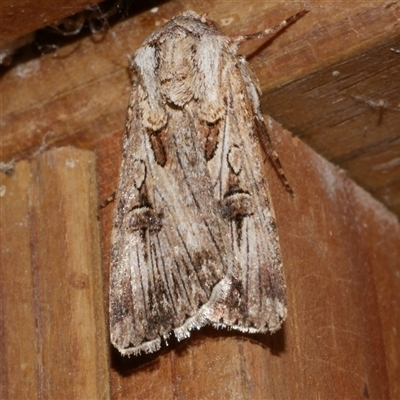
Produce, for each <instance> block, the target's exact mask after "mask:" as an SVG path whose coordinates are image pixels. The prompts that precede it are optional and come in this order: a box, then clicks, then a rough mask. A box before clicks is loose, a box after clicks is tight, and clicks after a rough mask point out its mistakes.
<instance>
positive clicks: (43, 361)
mask: <svg viewBox="0 0 400 400" xmlns="http://www.w3.org/2000/svg"><path fill="white" fill-rule="evenodd" d="M27 179H28V181H27ZM7 180H8V181H9V185H10V189H9V190H7V188H6V193H5V195H4V196H3V197H4V199H5V200H6V203H4V204H3V203H2V215H4V216H7V217H6V219H5V223H3V224H2V227H1V228H2V239H3V238H5V239H6V241H5V244H6V247H3V241H2V270H3V274H4V275H3V276H2V278H4V281H2V282H4V287H3V292H2V304H4V305H5V311H7V313H6V314H4V315H3V316H2V321H3V324H2V326H3V329H6V333H7V335H6V336H5V340H2V345H3V346H5V347H6V350H7V351H5V352H4V353H2V354H3V362H4V363H5V364H4V365H5V372H6V373H5V375H4V378H3V379H4V380H5V381H6V389H5V391H6V393H5V394H6V396H5V397H2V398H5V399H7V398H8V399H16V398H44V399H56V398H57V399H61V398H85V399H107V398H109V378H108V347H107V343H108V341H107V339H106V336H107V334H106V328H105V314H104V308H103V284H102V276H101V259H100V246H99V229H98V228H99V227H98V220H97V187H96V173H95V159H94V155H93V153H91V152H88V151H82V150H76V149H73V148H63V149H54V150H51V151H49V152H46V153H43V154H41V155H40V156H39V157H38V158H37V159H36V160H34V161H33V162H32V164H31V165H30V166H28V164H27V163H26V162H21V163H18V165H17V173H15V174H13V175H12V176H11V177H9V178H7ZM26 181H27V182H26ZM15 187H21V188H22V189H20V190H19V191H18V192H14V191H13V190H14V188H15ZM16 195H17V196H21V199H19V198H18V197H17V198H16V197H15V196H16ZM3 207H4V208H3ZM18 221H22V222H23V223H22V224H21V223H20V224H18ZM20 232H22V235H21V237H20V236H18V234H19V233H20ZM11 238H12V239H11ZM16 238H17V240H16ZM11 240H12V241H13V245H10V242H11ZM3 255H4V256H3ZM18 270H20V272H18ZM12 271H14V274H18V275H17V276H18V277H17V278H16V277H15V275H13V274H12ZM20 275H21V279H20V277H19V276H20ZM17 282H18V283H20V285H17V284H16V283H17ZM14 307H17V308H16V309H15V308H14ZM18 310H19V312H18ZM4 327H5V328H4ZM17 328H18V329H17ZM22 351H24V354H21V352H22ZM25 353H26V354H25ZM21 358H24V361H21ZM21 365H23V366H24V367H23V368H24V370H25V371H24V376H26V374H29V377H28V379H21V377H22V376H21V374H20V372H17V371H19V369H20V368H21Z"/></svg>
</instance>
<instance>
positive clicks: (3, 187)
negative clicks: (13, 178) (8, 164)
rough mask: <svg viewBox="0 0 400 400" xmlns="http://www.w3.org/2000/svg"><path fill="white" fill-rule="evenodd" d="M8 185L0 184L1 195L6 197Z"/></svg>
mask: <svg viewBox="0 0 400 400" xmlns="http://www.w3.org/2000/svg"><path fill="white" fill-rule="evenodd" d="M6 189H7V188H6V185H0V197H4V196H5V194H6Z"/></svg>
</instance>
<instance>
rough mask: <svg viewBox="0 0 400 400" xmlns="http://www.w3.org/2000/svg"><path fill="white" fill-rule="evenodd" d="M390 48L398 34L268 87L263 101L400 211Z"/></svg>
mask: <svg viewBox="0 0 400 400" xmlns="http://www.w3.org/2000/svg"><path fill="white" fill-rule="evenodd" d="M394 48H400V36H399V38H397V39H396V40H393V41H391V42H389V43H386V44H384V45H382V46H377V47H375V48H373V49H371V50H368V51H366V52H364V53H360V54H357V55H355V56H353V57H351V58H349V59H347V60H346V61H342V62H338V63H335V64H333V65H331V66H329V67H327V68H324V69H322V70H320V71H318V72H317V73H314V74H311V75H309V76H307V77H306V78H304V79H299V80H297V81H295V82H291V83H289V84H288V85H286V86H284V87H282V88H276V89H274V90H272V91H270V92H268V93H267V94H266V95H265V96H264V97H263V101H262V106H263V109H265V110H268V111H269V113H270V114H271V115H272V116H273V117H274V118H276V119H278V120H279V121H280V122H281V123H282V124H283V125H284V126H285V127H286V128H288V129H290V130H291V131H292V133H294V134H295V135H296V136H298V137H300V138H301V139H302V140H304V141H305V142H306V143H307V144H309V145H310V146H311V147H312V148H313V149H315V150H316V151H317V152H318V153H320V154H321V155H323V156H324V157H325V158H327V159H328V160H330V161H332V162H333V163H335V164H338V165H340V166H341V167H342V168H344V169H345V170H347V171H349V176H350V177H351V178H352V179H353V180H355V181H356V182H357V183H358V184H360V185H361V186H362V187H364V188H365V189H366V190H368V191H369V192H370V193H372V194H373V195H374V196H375V197H376V198H378V199H380V200H381V201H383V202H384V203H385V204H386V205H387V206H388V207H389V208H390V209H391V210H392V211H394V212H395V213H396V214H397V215H400V195H399V194H400V186H399V182H400V168H399V167H400V134H399V129H398V127H399V126H400V90H398V88H399V87H400V55H399V54H397V53H395V52H394V51H392V49H394ZM300 108H301V110H300Z"/></svg>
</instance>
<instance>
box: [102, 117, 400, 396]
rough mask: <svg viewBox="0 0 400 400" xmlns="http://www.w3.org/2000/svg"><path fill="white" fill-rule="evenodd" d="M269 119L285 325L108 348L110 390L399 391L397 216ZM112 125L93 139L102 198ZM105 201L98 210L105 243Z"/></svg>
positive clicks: (115, 160)
mask: <svg viewBox="0 0 400 400" xmlns="http://www.w3.org/2000/svg"><path fill="white" fill-rule="evenodd" d="M270 126H271V134H272V135H273V138H274V142H275V143H276V146H277V150H278V152H279V154H280V156H281V159H282V162H283V165H284V168H285V172H286V174H287V176H288V179H289V181H290V184H291V186H292V187H293V189H294V192H295V196H294V197H291V196H290V195H289V194H288V193H287V192H286V191H285V189H284V187H283V185H282V184H281V182H280V181H279V178H278V177H277V176H276V173H275V171H274V170H273V169H272V168H271V166H270V165H269V164H268V163H267V164H266V177H268V180H269V182H270V187H271V192H272V195H273V202H274V206H275V210H276V215H277V223H278V229H279V235H280V240H281V247H282V254H283V262H284V269H285V274H286V279H287V288H288V307H289V311H288V312H289V314H288V319H287V321H286V322H285V324H284V328H283V330H281V331H279V332H277V333H276V334H274V335H272V336H270V335H246V334H240V333H237V332H227V331H224V330H219V331H216V330H214V329H212V328H207V329H203V330H201V331H200V332H195V333H194V334H193V335H192V337H191V338H190V339H188V340H186V341H184V342H182V343H176V341H174V340H171V342H170V343H169V346H168V347H166V346H164V347H163V348H162V351H161V352H160V353H159V354H155V355H143V356H140V357H132V358H130V359H128V358H122V357H121V356H120V355H119V354H117V352H116V351H114V352H113V359H112V364H113V370H112V398H113V399H123V398H126V397H129V398H135V399H136V398H138V399H140V398H146V399H159V398H163V399H173V398H192V399H220V398H240V399H258V398H278V399H305V398H307V399H308V398H320V399H343V398H369V399H382V398H398V396H399V393H400V391H399V390H400V383H399V382H400V380H399V379H398V376H399V364H398V360H399V359H400V343H399V341H398V340H397V332H398V331H399V329H400V315H399V313H397V312H396V304H399V302H400V281H399V279H398V277H397V274H398V268H399V261H398V260H399V259H400V225H399V222H398V220H397V219H396V217H395V216H394V215H393V214H391V213H390V212H389V211H387V209H385V208H384V207H383V206H382V205H381V204H380V203H379V202H377V201H376V200H374V199H372V198H371V196H370V195H369V194H368V193H366V192H365V191H364V190H362V189H361V188H360V187H358V186H357V185H355V184H354V183H353V182H352V181H351V180H350V179H348V178H347V177H346V175H345V174H344V173H342V172H341V171H339V170H338V169H336V168H335V167H334V166H333V165H332V164H330V163H328V162H327V161H326V160H324V159H323V158H322V157H320V156H318V155H317V154H316V153H315V152H314V151H312V150H311V149H310V148H309V147H307V146H306V145H304V144H303V143H302V142H301V141H299V140H298V139H293V138H292V137H291V136H290V134H289V133H288V132H287V131H284V130H282V129H281V128H280V127H279V126H278V125H277V124H276V123H275V122H273V121H272V120H270ZM121 136H122V131H119V132H118V133H115V134H114V135H110V136H109V137H107V138H104V139H102V140H101V141H100V142H99V144H98V151H97V154H98V170H99V187H100V193H101V199H102V200H105V199H106V198H107V197H108V196H109V195H110V194H111V193H112V192H113V191H114V190H115V187H116V184H117V183H116V181H117V175H118V168H119V164H120V158H121V156H120V155H121ZM112 208H113V206H112V205H109V206H107V207H106V208H104V209H103V210H102V211H101V220H102V231H103V249H104V254H105V255H107V254H108V253H109V248H110V246H109V243H110V231H111V214H112ZM108 263H109V259H108V256H107V259H105V268H106V269H108V268H109V265H108ZM389 281H390V282H389Z"/></svg>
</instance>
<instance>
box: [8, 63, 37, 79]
mask: <svg viewBox="0 0 400 400" xmlns="http://www.w3.org/2000/svg"><path fill="white" fill-rule="evenodd" d="M39 69H40V61H39V59H36V60H31V61H28V62H26V63H24V64H19V65H17V66H16V67H15V69H14V73H15V75H16V76H18V77H19V78H29V77H30V76H32V75H35V74H36V72H38V71H39Z"/></svg>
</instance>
